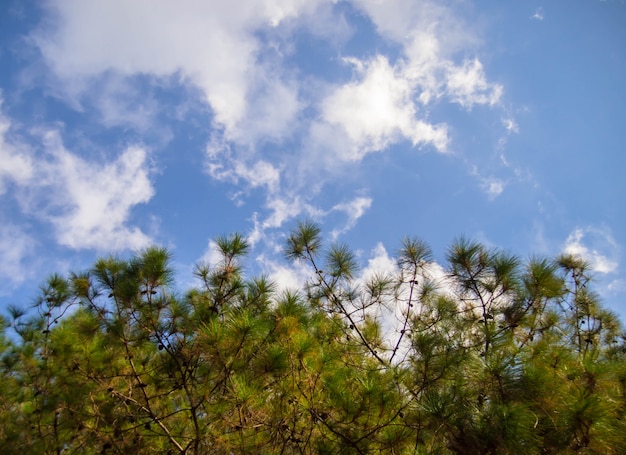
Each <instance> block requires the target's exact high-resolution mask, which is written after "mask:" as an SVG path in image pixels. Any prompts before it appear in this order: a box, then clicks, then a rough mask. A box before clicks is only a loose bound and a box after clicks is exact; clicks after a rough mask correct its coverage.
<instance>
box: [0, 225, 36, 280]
mask: <svg viewBox="0 0 626 455" xmlns="http://www.w3.org/2000/svg"><path fill="white" fill-rule="evenodd" d="M34 246H35V241H34V239H33V238H32V237H30V236H29V235H27V234H26V233H24V232H23V231H22V230H20V229H19V228H18V227H17V226H14V225H12V224H9V223H7V222H6V221H5V222H3V223H2V224H0V257H1V258H2V261H0V278H1V279H2V285H1V286H0V291H1V290H4V289H5V288H7V283H8V284H11V285H18V284H20V283H21V282H23V281H24V279H26V277H27V276H28V275H29V273H28V267H27V265H26V260H27V259H28V258H29V257H30V256H31V254H32V252H33V249H34Z"/></svg>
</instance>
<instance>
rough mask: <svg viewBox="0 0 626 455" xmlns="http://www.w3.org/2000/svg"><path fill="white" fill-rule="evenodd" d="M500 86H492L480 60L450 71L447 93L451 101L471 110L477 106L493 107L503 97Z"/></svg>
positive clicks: (467, 61) (468, 62)
mask: <svg viewBox="0 0 626 455" xmlns="http://www.w3.org/2000/svg"><path fill="white" fill-rule="evenodd" d="M502 91H503V88H502V86H501V85H499V84H490V83H488V82H487V80H486V78H485V73H484V71H483V65H482V63H480V61H479V60H478V59H473V60H466V61H465V62H463V65H462V66H460V67H459V66H452V67H451V68H450V69H449V70H448V75H447V87H446V92H447V94H448V96H450V98H451V100H452V101H454V102H456V103H459V104H460V105H461V106H463V107H465V108H467V109H471V108H472V106H474V105H475V104H488V105H490V106H493V105H494V104H496V103H497V102H498V101H499V100H500V97H501V96H502Z"/></svg>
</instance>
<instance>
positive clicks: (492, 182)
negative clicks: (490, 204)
mask: <svg viewBox="0 0 626 455" xmlns="http://www.w3.org/2000/svg"><path fill="white" fill-rule="evenodd" d="M504 186H505V183H504V182H503V181H502V180H500V179H498V178H490V179H484V180H483V182H482V188H483V190H484V191H485V192H486V193H487V196H489V199H495V198H497V197H498V196H500V195H501V194H502V192H503V191H504Z"/></svg>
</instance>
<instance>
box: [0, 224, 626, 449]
mask: <svg viewBox="0 0 626 455" xmlns="http://www.w3.org/2000/svg"><path fill="white" fill-rule="evenodd" d="M216 244H217V249H218V251H219V254H220V260H219V261H216V263H212V264H200V265H198V266H197V267H196V269H195V276H196V278H197V286H196V287H194V288H193V289H189V290H187V291H185V292H181V291H180V290H178V289H177V287H176V283H175V282H174V273H173V270H172V265H171V255H170V253H169V252H168V251H167V250H165V249H163V248H157V247H152V248H148V249H146V250H144V251H141V252H139V253H137V254H135V255H134V256H132V257H131V258H129V259H120V258H118V257H106V258H102V259H99V260H98V261H97V262H96V263H95V264H94V265H93V267H92V268H90V269H89V270H86V271H81V272H76V273H72V274H69V275H68V276H61V275H53V276H51V277H50V278H49V279H48V280H47V281H46V282H45V283H43V284H42V286H41V288H40V291H39V296H38V298H37V301H36V304H35V305H34V307H33V308H27V307H20V306H14V307H10V308H8V309H7V311H6V312H5V313H6V314H4V315H3V317H2V319H1V320H0V324H1V327H2V334H1V337H0V346H1V358H0V360H1V361H0V374H1V375H2V377H1V380H0V388H1V393H0V452H1V453H7V454H9V453H13V454H61V453H67V454H92V453H107V454H130V453H132V454H158V453H163V454H177V453H178V454H235V453H250V454H263V453H267V454H272V453H277V454H291V453H297V454H308V453H315V454H316V453H328V454H351V453H355V454H365V453H391V454H402V453H407V454H408V453H410V454H592V453H593V454H623V453H626V415H625V413H626V362H625V360H626V343H625V336H624V333H623V329H622V327H621V325H620V322H619V321H618V319H617V317H616V316H615V315H613V314H612V313H611V312H609V311H607V310H606V309H604V308H603V307H602V305H601V303H600V302H599V298H598V296H597V295H596V294H595V293H594V291H593V282H592V280H591V273H590V271H589V267H588V265H587V264H586V263H585V262H584V261H582V260H580V258H577V257H573V256H562V257H557V258H539V257H534V258H531V259H529V260H523V259H521V258H518V257H516V256H514V255H511V254H509V253H507V252H504V251H500V250H495V249H491V248H488V247H486V246H484V245H482V244H480V243H477V242H474V241H472V240H469V239H467V238H460V239H458V240H456V241H455V242H453V243H452V245H451V246H450V248H449V249H448V251H447V254H446V264H445V265H444V267H443V269H442V268H441V267H440V266H438V265H437V264H435V263H434V261H433V255H432V252H431V250H430V248H429V247H428V245H427V244H426V243H425V242H423V241H421V240H419V239H416V238H411V237H407V238H405V239H404V240H403V241H402V242H400V247H399V250H398V252H397V255H396V267H395V269H394V270H393V271H392V272H389V271H380V272H379V273H374V274H369V275H366V274H363V273H360V271H359V268H358V265H359V261H358V257H357V256H356V255H355V254H354V253H353V252H352V250H351V249H350V248H349V247H348V246H346V245H343V244H327V243H325V242H324V241H323V239H322V234H321V230H320V228H319V227H318V226H317V225H315V224H314V223H311V222H302V223H300V224H299V225H298V226H297V227H296V228H295V229H294V230H293V231H292V232H291V233H290V234H289V235H288V236H287V240H286V242H285V245H284V254H285V257H286V259H288V260H289V261H292V263H293V265H294V267H295V266H296V265H297V267H298V268H299V269H301V268H302V267H303V266H307V267H308V268H309V271H310V273H309V276H308V280H307V281H306V283H305V284H304V285H302V287H301V288H300V289H291V290H282V288H281V287H280V286H279V285H278V283H274V282H272V281H271V280H269V279H268V278H267V277H265V276H261V277H252V278H250V277H247V276H245V273H244V271H245V264H246V262H245V261H246V254H247V253H248V252H249V250H250V245H249V244H248V242H247V241H246V239H245V237H244V236H242V235H239V234H235V235H231V236H224V237H220V238H218V239H217V240H216ZM442 270H443V272H444V273H441V271H442Z"/></svg>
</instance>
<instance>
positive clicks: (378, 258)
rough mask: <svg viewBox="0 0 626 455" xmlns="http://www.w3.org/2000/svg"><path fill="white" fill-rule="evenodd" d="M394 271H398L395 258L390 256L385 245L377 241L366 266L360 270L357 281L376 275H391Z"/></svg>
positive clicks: (363, 280)
mask: <svg viewBox="0 0 626 455" xmlns="http://www.w3.org/2000/svg"><path fill="white" fill-rule="evenodd" d="M396 272H398V264H397V261H396V259H395V258H392V257H390V256H389V253H388V252H387V249H386V248H385V246H384V245H383V244H382V243H380V242H379V243H377V244H376V246H375V247H374V248H373V249H372V252H371V255H370V258H369V259H368V260H367V266H366V267H364V268H363V269H362V270H361V273H360V275H359V281H361V282H365V281H367V280H368V279H372V278H373V277H375V276H377V275H378V276H380V275H392V274H394V273H396Z"/></svg>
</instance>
